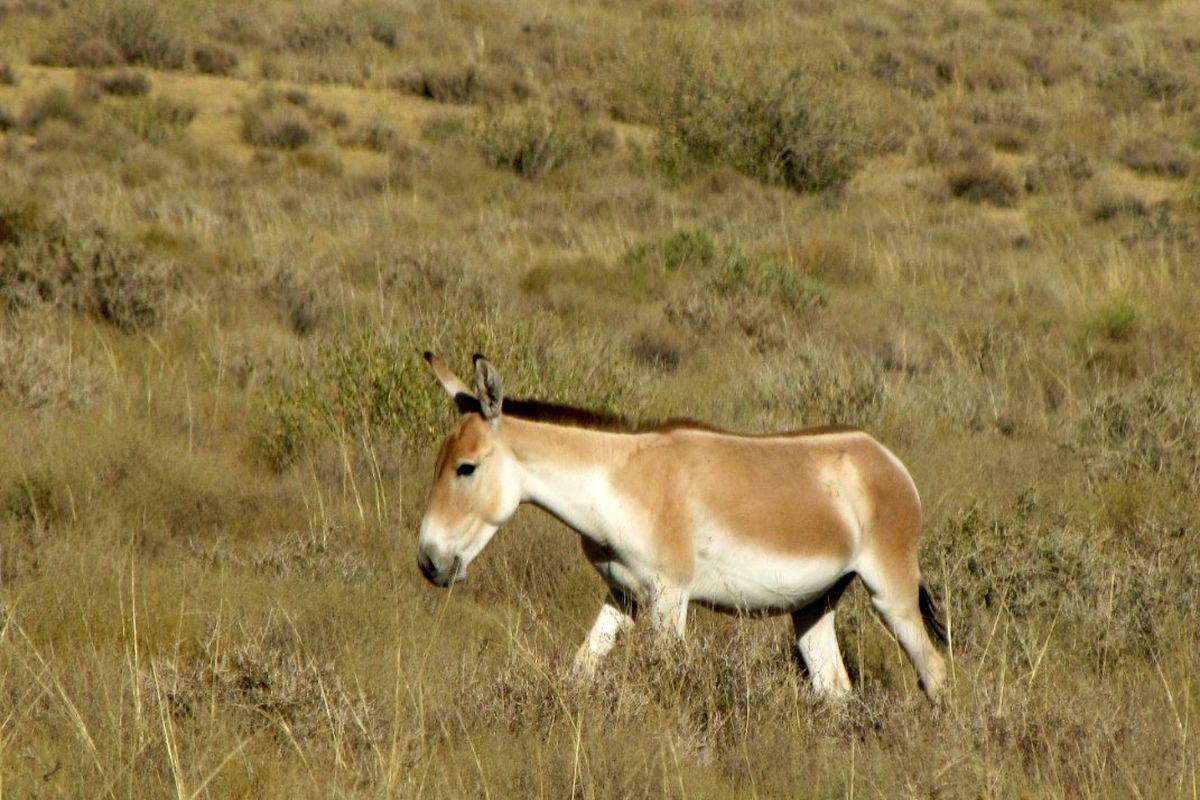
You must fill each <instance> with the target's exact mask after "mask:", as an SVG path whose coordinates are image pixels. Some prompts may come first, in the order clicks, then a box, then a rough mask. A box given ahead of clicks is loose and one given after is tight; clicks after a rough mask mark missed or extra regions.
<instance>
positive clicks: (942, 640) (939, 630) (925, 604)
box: [917, 581, 950, 647]
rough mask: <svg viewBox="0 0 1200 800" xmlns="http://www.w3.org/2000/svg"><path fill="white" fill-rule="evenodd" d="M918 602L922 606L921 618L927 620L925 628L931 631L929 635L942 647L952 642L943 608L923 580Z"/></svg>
mask: <svg viewBox="0 0 1200 800" xmlns="http://www.w3.org/2000/svg"><path fill="white" fill-rule="evenodd" d="M917 603H918V605H920V607H921V619H923V620H924V621H925V630H927V631H929V635H930V636H932V637H933V639H934V641H936V642H937V643H938V644H939V645H941V646H942V647H945V646H947V645H948V644H950V639H949V638H948V637H947V636H946V623H945V622H944V621H943V620H942V610H941V609H940V608H938V603H937V600H936V599H935V598H934V596H933V594H932V593H930V591H929V587H928V586H926V585H925V582H924V581H922V582H921V588H920V591H919V593H918V594H917Z"/></svg>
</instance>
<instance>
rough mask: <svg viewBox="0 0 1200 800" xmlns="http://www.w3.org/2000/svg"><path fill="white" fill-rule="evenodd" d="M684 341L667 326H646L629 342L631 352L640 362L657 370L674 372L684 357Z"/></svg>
mask: <svg viewBox="0 0 1200 800" xmlns="http://www.w3.org/2000/svg"><path fill="white" fill-rule="evenodd" d="M683 349H684V343H683V341H682V339H680V337H679V336H678V335H676V334H675V333H674V332H673V331H671V330H670V329H667V328H654V329H650V328H646V329H643V330H641V331H639V332H638V333H637V335H636V336H634V337H633V339H632V341H630V343H629V353H630V355H632V356H633V357H634V359H636V360H637V361H638V362H639V363H641V364H644V365H646V366H647V367H651V368H653V369H657V370H664V371H667V372H673V371H674V370H675V369H677V368H678V367H679V362H680V361H681V360H682V359H683Z"/></svg>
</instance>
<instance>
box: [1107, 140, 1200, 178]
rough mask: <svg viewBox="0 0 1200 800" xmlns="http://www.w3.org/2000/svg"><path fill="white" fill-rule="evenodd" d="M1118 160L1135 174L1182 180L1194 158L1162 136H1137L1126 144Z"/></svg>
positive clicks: (1190, 167) (1189, 169)
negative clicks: (1140, 173) (1141, 173)
mask: <svg viewBox="0 0 1200 800" xmlns="http://www.w3.org/2000/svg"><path fill="white" fill-rule="evenodd" d="M1117 158H1118V160H1120V162H1121V163H1122V164H1124V165H1125V166H1127V167H1129V168H1130V169H1132V170H1134V171H1135V172H1143V173H1148V174H1150V175H1161V176H1164V177H1168V178H1184V177H1187V175H1188V173H1189V172H1191V169H1192V164H1193V163H1195V160H1196V159H1195V156H1193V155H1192V153H1190V152H1188V150H1187V149H1186V148H1184V147H1182V146H1180V145H1178V144H1176V143H1175V142H1174V141H1172V140H1171V139H1170V138H1168V137H1166V136H1162V135H1157V136H1139V137H1136V138H1134V139H1131V140H1130V141H1128V142H1126V143H1125V145H1124V146H1123V147H1122V148H1121V152H1120V153H1119V154H1118V156H1117Z"/></svg>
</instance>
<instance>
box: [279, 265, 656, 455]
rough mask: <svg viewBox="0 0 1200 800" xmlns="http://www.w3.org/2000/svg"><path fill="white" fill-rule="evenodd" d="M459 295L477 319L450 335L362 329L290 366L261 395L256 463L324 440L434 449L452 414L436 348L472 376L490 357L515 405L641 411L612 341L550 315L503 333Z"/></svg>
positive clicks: (437, 326) (421, 324) (431, 325)
mask: <svg viewBox="0 0 1200 800" xmlns="http://www.w3.org/2000/svg"><path fill="white" fill-rule="evenodd" d="M459 294H465V296H462V297H460V296H455V297H454V298H453V299H452V300H450V299H448V300H447V302H454V303H455V306H456V310H457V311H458V312H460V313H461V312H463V309H462V308H461V307H459V305H460V304H465V305H467V306H469V307H470V309H471V314H470V315H469V316H468V319H469V320H471V321H469V322H465V323H463V325H462V326H461V327H460V328H456V329H452V330H450V331H446V330H445V325H444V322H443V321H442V317H441V316H439V315H434V317H433V318H431V319H430V320H421V319H416V320H413V321H412V324H410V325H409V326H408V327H406V328H405V329H403V330H401V331H399V332H397V333H396V334H391V335H388V334H381V333H380V332H379V331H378V330H377V329H375V328H371V327H365V328H361V329H359V330H358V331H357V332H354V333H352V334H350V335H348V336H346V337H343V338H341V339H340V340H337V341H329V342H325V343H323V344H322V345H321V346H319V347H318V348H317V349H316V350H314V351H309V352H307V353H302V354H297V355H296V356H295V357H293V358H292V359H290V360H289V361H288V362H287V363H285V364H284V365H283V366H282V368H281V369H279V370H278V371H277V372H276V374H275V375H273V376H272V377H270V378H269V379H268V381H267V385H266V387H265V391H264V393H263V401H264V410H265V412H266V413H265V417H264V419H263V426H262V428H261V430H260V432H259V434H258V436H257V438H256V442H255V449H256V451H257V454H258V456H259V458H261V459H262V461H263V462H264V463H265V464H266V465H267V466H269V467H271V468H272V469H276V470H282V469H284V468H286V467H287V466H289V465H290V464H292V463H293V462H295V461H296V459H297V458H299V457H300V456H302V455H303V454H305V453H306V452H309V451H310V450H311V448H312V446H313V445H314V444H315V443H317V442H318V441H320V440H322V439H324V440H329V439H333V440H340V441H343V442H348V443H349V444H351V445H352V446H353V445H356V444H358V443H362V442H364V441H366V442H378V441H380V440H381V439H392V440H395V441H398V442H399V443H400V444H402V445H403V446H405V447H416V446H428V445H429V444H430V443H432V442H433V441H435V440H436V437H438V436H440V435H442V434H443V433H444V432H445V430H446V426H445V422H446V420H447V419H449V418H450V417H451V415H452V411H451V409H450V406H449V404H448V403H447V401H446V398H445V395H444V394H443V393H442V392H441V390H440V389H438V388H437V385H436V383H435V382H434V381H433V379H432V378H431V377H430V375H429V374H428V369H427V367H426V365H425V362H424V361H423V360H422V358H421V352H422V351H423V350H425V349H429V348H433V349H434V350H437V351H439V354H441V355H442V356H443V357H444V358H446V360H447V362H448V363H449V364H450V365H451V366H452V367H453V368H457V369H459V370H460V374H463V375H468V377H469V373H466V372H462V371H461V370H462V366H463V364H466V365H467V366H469V363H470V362H469V360H468V359H467V358H466V357H465V356H463V357H462V363H459V362H458V360H457V359H458V356H456V354H461V353H470V352H476V351H477V352H483V353H485V354H487V355H488V356H489V357H490V358H492V359H493V361H494V363H495V364H496V366H497V368H498V369H499V370H500V373H501V374H502V375H503V376H504V385H505V393H506V395H507V396H509V397H527V398H536V399H539V400H546V401H550V402H567V403H571V404H573V405H581V406H584V407H590V408H594V409H597V410H600V411H607V410H610V409H614V408H619V409H621V410H622V411H624V412H629V411H631V410H632V411H633V412H635V413H636V412H637V411H638V410H639V408H640V403H639V402H638V401H637V397H636V395H635V390H636V388H637V385H636V383H635V382H634V381H633V377H634V374H633V372H632V367H631V365H630V363H629V359H628V358H627V356H626V353H625V351H624V350H623V349H622V348H621V347H620V346H619V344H617V343H614V342H612V341H611V339H610V338H608V337H604V338H600V337H595V336H592V335H591V332H590V331H588V330H586V329H580V328H579V327H578V326H574V327H572V328H571V329H570V330H569V331H568V332H563V331H561V330H560V329H558V327H557V325H556V324H555V321H554V320H553V319H550V318H545V317H540V318H532V319H531V318H528V317H525V318H522V319H521V320H520V321H517V322H513V323H509V324H507V325H499V324H497V322H496V320H495V319H494V318H491V317H489V316H488V314H489V312H488V311H487V310H486V309H485V308H484V307H482V305H481V304H480V301H479V299H478V297H476V299H475V300H471V299H469V298H471V297H473V296H475V293H474V292H473V290H471V289H470V288H469V287H468V288H460V289H456V290H452V291H450V292H447V293H446V295H459ZM446 295H443V296H446ZM433 319H436V320H437V321H436V322H433V321H432V320H433ZM448 340H451V341H449V343H447V342H448ZM582 353H587V357H586V358H581V354H582Z"/></svg>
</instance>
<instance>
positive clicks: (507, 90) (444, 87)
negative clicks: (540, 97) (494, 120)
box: [388, 64, 533, 105]
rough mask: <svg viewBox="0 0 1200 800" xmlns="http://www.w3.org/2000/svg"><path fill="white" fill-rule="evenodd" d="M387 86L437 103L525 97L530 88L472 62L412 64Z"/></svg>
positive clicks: (519, 81) (477, 101)
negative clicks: (418, 65)
mask: <svg viewBox="0 0 1200 800" xmlns="http://www.w3.org/2000/svg"><path fill="white" fill-rule="evenodd" d="M388 86H389V87H391V88H392V89H397V90H399V91H402V92H407V93H408V94H414V95H417V96H418V97H424V98H426V99H428V100H433V101H435V102H438V103H454V104H457V105H463V104H467V103H480V102H483V101H485V100H527V99H529V97H531V96H532V94H533V91H532V89H531V88H530V87H529V86H528V85H526V84H525V82H524V81H521V80H516V79H512V80H509V81H504V80H502V79H499V78H496V77H493V76H492V75H491V74H489V73H485V72H484V71H483V70H482V69H481V68H480V67H478V66H476V65H475V64H467V65H465V66H455V67H446V66H426V67H415V68H413V69H410V70H408V71H407V72H403V73H400V74H398V75H394V76H392V78H391V79H390V80H389V81H388Z"/></svg>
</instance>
